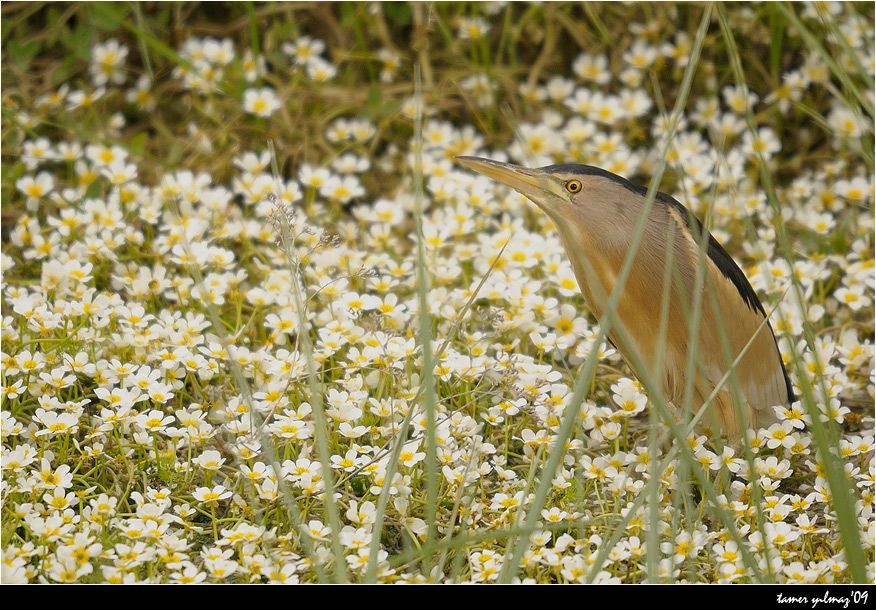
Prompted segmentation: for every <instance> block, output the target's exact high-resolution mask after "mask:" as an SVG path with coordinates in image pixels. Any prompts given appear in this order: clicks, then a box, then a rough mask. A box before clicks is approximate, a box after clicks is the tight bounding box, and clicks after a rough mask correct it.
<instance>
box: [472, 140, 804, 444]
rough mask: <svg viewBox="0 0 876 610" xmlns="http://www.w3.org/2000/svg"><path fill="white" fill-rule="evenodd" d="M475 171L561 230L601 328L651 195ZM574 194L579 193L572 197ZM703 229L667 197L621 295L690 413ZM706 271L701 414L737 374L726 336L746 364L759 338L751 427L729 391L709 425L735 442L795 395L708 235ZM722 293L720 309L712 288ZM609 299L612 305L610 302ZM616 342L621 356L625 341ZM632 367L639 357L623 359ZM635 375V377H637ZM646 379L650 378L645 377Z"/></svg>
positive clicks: (697, 385) (622, 308) (564, 175)
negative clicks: (665, 303)
mask: <svg viewBox="0 0 876 610" xmlns="http://www.w3.org/2000/svg"><path fill="white" fill-rule="evenodd" d="M459 161H460V162H461V163H462V164H463V165H465V166H467V167H469V168H471V169H474V170H475V171H478V172H480V173H483V174H485V175H487V176H490V177H492V178H494V179H496V180H499V181H500V182H503V183H505V184H508V185H509V186H511V187H512V188H515V189H516V190H518V191H519V192H521V193H523V194H524V195H526V196H527V197H528V198H529V199H531V200H532V201H533V202H534V203H536V204H537V205H538V206H539V207H540V208H541V209H543V210H544V211H545V212H546V213H547V214H548V216H550V217H551V219H552V220H553V221H554V223H555V224H556V226H557V229H558V232H559V234H560V238H561V240H562V242H563V245H564V247H565V250H566V253H567V254H568V256H569V259H570V261H571V263H572V267H573V269H574V272H575V277H576V278H577V280H578V286H579V287H580V288H581V291H582V294H583V295H584V298H585V300H586V302H587V304H588V306H589V307H590V309H591V310H592V311H593V313H594V315H596V316H597V318H599V317H601V315H602V313H603V311H604V308H605V299H607V297H608V295H610V294H611V292H612V290H613V288H614V286H615V282H616V280H617V277H618V275H619V274H620V273H621V268H622V266H623V261H624V258H625V257H626V256H627V252H628V250H629V246H630V242H631V241H632V238H633V234H634V230H635V226H636V224H637V221H638V217H639V215H640V213H641V209H642V206H643V205H644V202H645V198H644V197H645V193H646V189H645V188H644V187H641V186H637V185H634V184H633V183H631V182H629V181H628V180H625V179H624V178H621V177H620V176H617V175H615V174H612V173H610V172H607V171H605V170H602V169H599V168H596V167H591V166H587V165H573V164H569V165H551V166H547V167H542V168H539V169H535V170H531V169H526V168H522V167H518V166H514V165H510V164H504V163H498V162H495V161H490V160H487V159H478V158H476V157H459ZM569 189H577V190H576V191H575V192H570V191H569ZM701 231H702V225H701V224H700V222H699V221H698V220H697V219H696V218H695V217H694V216H693V215H692V214H690V213H688V211H687V210H686V209H685V207H684V206H683V205H682V204H681V203H679V202H678V201H676V200H675V199H673V198H672V197H670V196H669V195H665V194H663V193H660V194H658V195H657V198H656V200H655V202H654V204H653V206H652V208H651V211H650V214H649V217H648V222H647V223H646V227H645V233H644V235H643V238H642V240H641V244H640V247H639V250H638V252H637V254H636V257H635V260H634V264H633V267H632V270H631V273H630V275H629V277H628V279H627V282H626V285H625V287H624V290H623V292H622V294H621V298H620V302H619V305H618V309H617V317H618V320H619V322H620V323H621V324H622V325H623V327H624V328H625V330H626V333H627V335H628V336H629V337H630V338H631V340H632V342H633V344H634V345H635V348H636V351H637V352H638V354H639V356H640V359H641V361H642V362H643V363H644V365H645V366H646V367H648V369H649V373H650V374H651V375H652V377H653V378H654V379H655V380H657V381H658V382H661V383H662V385H663V390H664V393H665V395H666V397H667V398H668V399H669V400H670V401H671V402H673V403H674V404H676V405H678V406H681V405H682V403H683V401H684V393H685V379H686V371H687V362H688V353H689V352H688V350H689V346H691V345H692V344H693V342H692V340H691V338H690V327H689V324H690V322H689V320H690V316H691V311H692V308H693V303H694V298H693V296H694V295H693V294H692V293H693V290H694V287H695V285H696V284H695V279H696V266H697V260H698V256H699V252H698V250H699V246H698V243H697V239H696V238H695V236H694V233H696V234H697V235H700V234H701V233H700V232H701ZM670 239H671V240H672V242H671V243H672V275H673V280H672V289H671V292H670V295H669V309H668V327H667V330H668V332H667V335H666V345H665V350H664V352H663V353H664V356H663V362H662V366H661V367H660V370H655V369H656V365H657V360H658V358H657V354H658V350H660V346H659V345H658V338H659V328H660V316H661V311H660V309H661V307H660V305H661V302H662V298H663V291H664V269H665V264H666V254H667V250H668V248H667V243H668V240H670ZM707 239H708V244H707V251H706V256H705V257H704V262H705V264H706V268H705V272H706V275H707V276H708V277H707V278H706V279H707V283H706V284H704V290H703V294H702V304H701V318H700V325H699V332H698V335H697V337H696V341H697V343H698V351H697V354H698V367H697V369H698V370H697V372H696V374H695V376H694V381H693V393H692V394H693V395H692V399H693V400H692V405H691V406H692V408H694V409H696V408H698V407H699V406H700V405H701V404H702V403H703V402H704V401H705V399H706V398H707V397H708V396H709V395H710V394H711V393H712V391H713V390H714V388H715V386H716V384H717V383H719V381H720V380H721V378H722V377H723V376H724V374H725V372H726V371H727V370H728V368H729V366H728V364H729V362H728V360H727V359H726V358H725V356H724V351H723V350H722V347H721V346H722V342H721V328H722V322H723V329H724V332H725V333H726V340H727V343H728V344H729V348H730V352H731V354H732V355H731V357H730V360H729V361H730V362H732V360H733V359H735V358H736V357H737V355H738V354H739V353H740V352H741V350H742V349H743V348H744V347H745V345H746V344H747V343H748V342H749V340H750V339H751V338H752V337H755V338H754V340H753V342H752V345H751V347H750V348H749V349H748V351H747V352H746V353H745V354H744V355H743V356H742V358H741V360H740V362H739V363H738V364H737V366H736V369H735V373H736V378H737V379H738V382H739V387H740V390H741V394H742V396H743V399H744V402H745V405H744V407H743V412H744V416H745V418H746V421H745V422H740V421H738V418H737V416H736V410H735V409H734V407H733V404H732V401H731V392H730V387H731V386H730V384H729V383H727V384H725V385H724V386H723V389H722V390H721V391H720V392H719V394H718V395H717V396H716V398H715V400H714V407H713V409H712V412H711V414H707V416H706V418H705V420H704V421H705V422H706V423H710V422H714V423H715V424H716V425H717V426H718V428H719V429H721V430H723V431H724V432H726V433H727V434H728V435H729V436H731V437H735V436H738V435H739V434H740V433H741V431H742V430H743V429H744V428H745V427H746V426H752V427H761V426H765V425H768V424H770V423H772V422H773V421H775V419H776V417H775V413H774V411H773V409H772V407H773V406H778V405H789V404H790V402H792V401H793V400H794V395H793V388H792V386H791V383H790V380H789V379H788V376H787V373H786V371H785V367H784V364H783V362H782V359H781V355H780V353H779V350H778V346H777V344H776V340H775V337H774V335H773V332H772V327H771V326H770V325H769V322H766V323H765V324H764V323H763V321H764V318H765V317H766V312H765V311H764V308H763V306H762V305H761V303H760V301H759V300H758V298H757V295H756V294H755V292H754V290H753V289H752V287H751V285H750V284H749V282H748V280H747V279H746V277H745V275H744V274H743V272H742V271H741V270H740V269H739V267H738V266H737V265H736V263H735V262H734V261H733V258H732V257H731V256H730V255H729V254H728V253H727V252H726V251H725V250H724V248H722V247H721V245H720V244H719V243H718V242H717V241H716V240H715V238H714V237H712V236H711V235H708V237H707ZM709 284H711V286H713V287H714V299H713V298H712V296H711V293H710V290H709V289H708V285H709ZM600 295H602V296H600ZM608 334H609V339H611V340H612V343H614V344H615V345H617V346H621V345H622V344H621V342H619V341H617V340H615V339H616V338H617V335H616V333H612V332H609V333H608ZM619 351H620V352H621V354H622V355H623V356H624V358H625V359H626V360H627V362H628V363H629V362H630V354H628V353H625V350H623V349H620V350H619ZM633 368H634V370H635V367H633ZM638 372H640V371H638Z"/></svg>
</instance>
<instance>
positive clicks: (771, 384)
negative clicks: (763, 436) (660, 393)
mask: <svg viewBox="0 0 876 610" xmlns="http://www.w3.org/2000/svg"><path fill="white" fill-rule="evenodd" d="M667 199H670V200H671V201H669V202H667V203H669V213H670V214H671V215H672V216H674V217H675V219H676V221H677V222H680V223H684V227H685V228H686V229H687V230H688V232H687V236H686V237H687V239H689V240H690V243H691V245H692V247H693V248H698V246H697V241H698V238H699V236H700V235H703V231H704V229H703V226H702V224H701V223H700V222H699V221H698V220H697V219H696V218H695V217H694V216H693V215H692V214H690V213H688V211H687V209H686V208H685V207H684V206H682V205H681V203H679V202H677V201H675V200H674V199H672V198H669V197H667ZM705 235H706V236H707V239H708V245H707V250H706V254H707V259H708V260H707V261H706V264H707V268H706V269H707V272H708V273H707V277H706V279H707V281H708V282H709V283H710V284H711V286H712V288H714V290H711V289H710V288H709V287H708V286H707V287H706V290H705V292H704V294H703V299H704V301H703V308H702V321H701V332H700V346H699V356H700V359H701V361H702V364H703V365H704V367H705V371H704V373H705V376H706V377H707V378H708V381H709V382H710V383H711V384H715V383H717V382H718V381H720V379H721V377H723V376H724V374H725V372H726V371H727V370H728V364H729V363H731V362H732V361H733V360H735V359H736V358H737V357H738V356H739V354H740V353H741V352H742V351H743V350H744V349H746V345H748V343H749V342H751V345H750V346H748V348H747V350H746V351H745V353H744V355H743V356H742V357H741V358H740V361H739V362H738V363H737V365H736V367H735V373H736V380H737V381H738V383H739V389H740V390H741V392H742V395H743V396H744V398H745V402H746V405H747V406H748V407H749V408H750V409H751V413H750V414H751V416H752V417H753V418H754V421H752V422H751V424H752V425H763V424H764V423H768V422H771V421H774V420H775V414H774V412H773V410H772V408H771V407H773V406H778V405H790V403H791V402H793V401H794V390H793V387H792V385H791V381H790V379H789V378H788V374H787V371H786V370H785V365H784V362H783V361H782V357H781V353H780V352H779V348H778V344H777V343H776V339H775V335H774V334H773V330H772V326H771V325H770V323H769V320H767V319H766V318H767V315H766V311H765V310H764V308H763V305H762V304H761V302H760V299H758V297H757V294H756V293H755V292H754V289H753V288H752V287H751V284H750V283H749V282H748V279H747V278H746V277H745V274H744V273H743V272H742V270H741V269H740V268H739V266H738V265H737V264H736V262H735V261H734V260H733V258H732V257H731V256H730V255H729V254H728V253H727V251H726V250H725V249H724V248H723V247H722V246H721V244H720V243H718V241H717V240H716V239H715V238H714V237H713V236H712V235H711V234H709V233H708V232H705ZM693 248H692V249H691V250H689V252H690V253H691V256H695V255H696V254H697V250H696V249H693ZM694 264H695V263H694ZM752 337H754V339H753V340H752ZM725 341H726V344H727V345H728V347H729V352H730V355H729V358H728V356H727V354H726V352H725V350H724V349H722V347H721V346H722V345H724V344H725ZM726 387H727V388H728V389H729V388H732V384H730V383H728V384H727V385H726Z"/></svg>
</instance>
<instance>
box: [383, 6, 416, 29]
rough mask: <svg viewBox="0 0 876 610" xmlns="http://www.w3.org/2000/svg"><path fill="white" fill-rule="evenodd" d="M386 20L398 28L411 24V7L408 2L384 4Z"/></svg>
mask: <svg viewBox="0 0 876 610" xmlns="http://www.w3.org/2000/svg"><path fill="white" fill-rule="evenodd" d="M382 6H383V12H384V13H385V14H386V18H387V19H388V20H389V21H390V23H392V25H394V26H396V27H404V26H406V25H410V23H411V7H410V6H409V5H408V3H407V2H384V3H383V4H382Z"/></svg>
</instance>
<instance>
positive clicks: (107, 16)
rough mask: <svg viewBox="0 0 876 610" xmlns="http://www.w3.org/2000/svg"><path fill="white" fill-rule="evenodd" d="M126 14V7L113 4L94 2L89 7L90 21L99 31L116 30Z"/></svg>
mask: <svg viewBox="0 0 876 610" xmlns="http://www.w3.org/2000/svg"><path fill="white" fill-rule="evenodd" d="M127 13H128V9H127V7H125V6H124V5H122V4H117V3H115V2H95V3H94V4H92V5H91V21H92V23H94V25H95V26H97V28H98V29H101V30H115V29H118V27H119V26H120V25H121V24H122V22H123V21H124V20H125V16H126V15H127Z"/></svg>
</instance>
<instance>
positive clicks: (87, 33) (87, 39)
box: [66, 23, 94, 61]
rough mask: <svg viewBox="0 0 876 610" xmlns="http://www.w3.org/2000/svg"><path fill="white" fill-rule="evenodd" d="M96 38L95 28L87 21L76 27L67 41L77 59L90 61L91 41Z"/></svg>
mask: <svg viewBox="0 0 876 610" xmlns="http://www.w3.org/2000/svg"><path fill="white" fill-rule="evenodd" d="M92 40H94V30H93V29H92V28H91V26H90V25H89V24H87V23H82V24H80V25H78V26H77V27H76V29H75V30H73V32H72V33H71V34H70V37H69V39H68V40H67V41H66V42H67V45H68V46H69V47H70V50H71V51H73V54H74V55H75V56H76V59H79V60H82V61H88V60H89V59H90V58H91V41H92Z"/></svg>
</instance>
